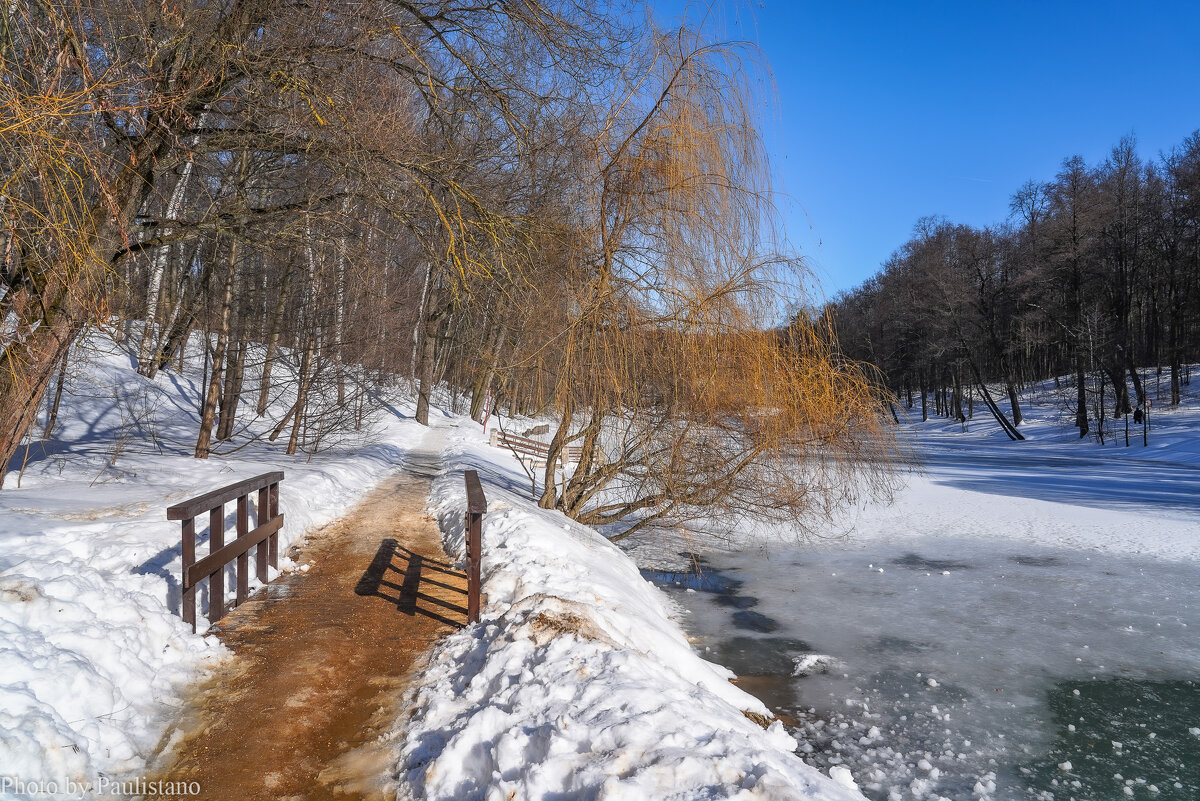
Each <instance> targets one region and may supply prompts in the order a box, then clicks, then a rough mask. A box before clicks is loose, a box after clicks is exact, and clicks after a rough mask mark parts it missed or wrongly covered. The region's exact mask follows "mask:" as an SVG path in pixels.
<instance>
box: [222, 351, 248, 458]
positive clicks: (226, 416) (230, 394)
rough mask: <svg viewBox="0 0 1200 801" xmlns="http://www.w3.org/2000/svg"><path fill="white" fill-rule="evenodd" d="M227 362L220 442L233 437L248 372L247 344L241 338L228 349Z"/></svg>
mask: <svg viewBox="0 0 1200 801" xmlns="http://www.w3.org/2000/svg"><path fill="white" fill-rule="evenodd" d="M225 362H226V363H225V386H224V388H223V390H222V393H221V404H220V407H219V410H218V422H217V440H218V441H220V442H227V441H229V440H231V439H233V426H234V423H235V422H236V419H237V407H238V399H239V398H240V397H241V394H242V382H243V379H244V378H245V374H246V345H245V343H244V342H242V341H241V339H240V338H239V339H238V341H237V342H235V343H234V346H233V348H231V349H230V350H229V351H228V354H227V356H226V360H225Z"/></svg>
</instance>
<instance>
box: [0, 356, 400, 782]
mask: <svg viewBox="0 0 1200 801" xmlns="http://www.w3.org/2000/svg"><path fill="white" fill-rule="evenodd" d="M82 347H84V348H87V349H88V350H89V351H91V352H90V353H89V354H88V359H89V364H88V366H87V367H86V369H78V370H74V371H73V372H74V375H73V377H72V378H71V380H70V381H69V382H68V384H67V388H66V392H65V393H64V399H63V405H62V410H61V411H60V415H59V424H60V426H61V429H60V430H59V432H58V433H57V435H56V436H55V437H54V438H53V439H52V440H50V441H48V442H46V443H35V444H34V446H33V448H32V449H31V451H30V454H29V456H28V459H27V460H25V466H24V471H23V474H22V475H21V476H20V487H19V488H18V486H17V476H16V475H15V474H10V475H9V476H8V480H7V481H6V483H5V489H4V490H2V491H0V769H2V770H0V773H2V775H4V776H9V777H15V778H19V779H21V780H22V781H24V782H26V783H29V784H30V785H35V784H36V783H38V782H51V781H57V782H60V783H65V781H67V780H71V781H75V782H84V781H92V782H96V781H97V780H98V779H99V778H100V777H102V776H105V777H109V778H120V777H125V776H129V777H133V776H136V775H138V774H139V773H140V772H141V771H143V770H144V768H145V765H146V763H147V762H148V761H150V760H151V759H152V758H153V757H154V756H155V755H157V754H158V753H159V752H161V751H162V750H163V748H164V747H165V746H166V745H167V741H168V738H169V736H170V735H171V731H170V730H169V729H168V726H169V724H170V722H171V721H172V718H173V716H174V712H175V710H176V709H177V707H178V705H179V703H180V701H179V697H180V694H181V693H182V692H183V690H184V689H185V688H186V686H187V685H188V684H189V683H190V682H193V681H194V680H196V679H197V678H198V677H199V676H200V675H202V673H203V671H204V670H205V668H206V667H207V666H211V665H212V664H214V661H215V660H218V659H220V658H222V657H223V656H224V655H225V652H224V649H223V648H222V647H221V646H220V645H219V644H218V643H217V641H216V640H215V638H205V637H202V636H197V635H194V634H192V632H191V628H190V627H189V626H185V625H184V624H183V622H182V621H181V620H180V619H179V616H178V607H179V584H178V576H179V571H180V564H181V556H180V542H179V538H180V527H179V523H177V522H168V521H167V520H166V515H165V510H166V507H167V506H169V505H171V504H172V503H176V502H178V501H180V500H183V499H186V498H188V497H191V496H193V495H198V494H200V493H202V492H206V491H208V490H210V489H213V488H216V487H218V486H222V485H224V484H228V483H232V482H234V481H236V480H238V479H240V478H246V477H249V476H252V475H256V474H258V473H262V472H266V471H269V470H284V471H285V472H286V478H285V480H284V483H283V486H282V491H281V493H280V508H281V510H282V511H283V513H284V515H285V518H286V525H285V528H284V530H283V532H282V535H281V545H284V546H286V545H288V544H290V543H291V542H293V541H295V540H297V539H299V538H300V537H302V536H303V535H304V533H305V532H307V531H310V530H312V529H314V528H315V527H318V526H320V525H323V524H325V523H327V522H329V521H331V520H333V519H335V518H336V517H338V516H339V515H340V514H341V513H342V512H344V511H345V510H346V509H347V508H348V507H349V506H350V505H352V504H353V503H354V502H355V501H356V500H357V499H358V498H359V497H360V496H361V495H362V494H363V493H365V492H366V491H367V490H369V489H370V488H371V487H372V486H373V485H374V484H376V483H377V482H378V481H379V480H380V479H382V478H383V477H384V476H385V475H387V474H388V473H390V472H391V471H393V470H395V469H396V467H397V465H399V464H400V463H401V462H402V461H403V458H404V454H405V452H406V450H407V449H408V448H409V447H410V446H411V445H413V444H414V443H416V442H417V441H418V440H419V439H420V437H422V436H423V432H424V429H423V428H422V427H420V426H417V425H416V424H415V423H414V422H413V421H412V420H411V419H404V418H403V415H405V414H406V411H407V410H406V409H403V408H402V409H399V410H396V409H394V408H393V410H392V412H391V413H387V414H386V415H384V416H383V417H382V418H381V419H380V420H379V421H378V422H377V425H376V427H375V429H374V430H373V431H372V432H371V434H370V439H371V440H372V441H371V443H367V442H365V441H364V442H360V443H358V444H353V443H345V444H343V445H342V446H340V447H338V448H337V449H334V450H331V451H328V452H326V453H324V454H319V455H318V456H316V457H315V458H313V459H312V460H311V461H310V462H305V458H306V457H304V456H297V457H288V456H285V455H284V454H283V448H282V442H281V443H278V444H275V445H269V444H266V443H261V444H252V445H250V446H248V447H246V448H245V449H243V450H241V451H239V452H237V453H236V454H233V455H230V456H223V457H220V458H216V457H214V458H212V459H210V460H208V461H197V460H196V459H194V458H192V456H191V453H192V448H193V447H194V443H195V437H196V426H197V419H198V418H197V412H196V408H195V404H196V400H195V399H196V398H198V397H199V386H198V384H199V381H200V380H201V377H200V376H199V375H198V371H194V372H186V373H185V374H183V375H178V374H175V373H163V374H161V375H160V376H159V377H158V378H157V379H156V380H154V381H149V380H147V379H144V378H142V377H141V376H138V375H137V374H136V373H135V372H134V371H133V369H132V365H131V361H130V358H129V357H128V356H127V355H126V354H125V353H124V352H122V350H121V349H120V348H118V347H117V346H115V345H113V343H112V342H111V341H110V340H108V339H107V338H105V337H102V336H96V337H91V338H90V339H89V340H88V341H87V342H85V343H83V345H82ZM198 361H199V360H193V361H192V363H193V364H197V363H198ZM289 403H290V399H286V398H284V399H280V400H278V401H277V403H276V408H275V410H274V411H275V413H276V414H277V415H278V414H279V413H281V412H282V411H283V409H286V407H287V404H289ZM243 412H244V413H243V417H244V418H252V417H253V410H248V411H247V410H243ZM256 426H257V429H263V428H266V429H267V430H269V424H267V423H258V424H256ZM251 433H253V432H251ZM364 439H365V437H364ZM23 457H24V454H23V453H19V454H18V460H19V461H20V460H22V459H23ZM17 466H18V467H19V463H18V465H17ZM226 511H227V514H228V515H229V516H230V518H231V517H232V504H230V505H227V507H226ZM229 522H230V521H229V520H227V523H229ZM200 525H203V521H201V523H200ZM230 527H231V526H230ZM281 551H282V549H281ZM203 552H204V551H203V546H201V553H203ZM281 566H283V567H287V564H286V560H281ZM232 585H233V582H232V581H230V580H228V579H227V581H226V586H227V587H228V586H232ZM204 600H206V599H204ZM0 797H28V796H27V795H21V794H15V795H8V794H6V793H5V792H4V791H3V789H2V788H0ZM59 797H68V796H59Z"/></svg>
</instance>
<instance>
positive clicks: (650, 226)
mask: <svg viewBox="0 0 1200 801" xmlns="http://www.w3.org/2000/svg"><path fill="white" fill-rule="evenodd" d="M2 14H3V18H2V19H0V75H2V80H0V108H2V109H3V120H4V123H3V125H4V130H3V137H2V139H0V177H2V178H3V182H2V183H0V210H2V212H3V220H4V225H3V230H2V231H0V251H2V253H3V271H2V273H0V322H2V328H0V367H2V369H0V464H3V465H8V464H10V463H11V461H12V460H13V458H14V455H15V454H16V453H17V452H18V449H19V448H20V446H21V443H22V442H29V441H31V440H32V439H33V438H35V437H39V436H40V437H50V436H52V435H53V429H54V411H55V409H56V404H57V402H58V397H59V395H60V394H61V387H62V384H63V381H62V378H63V375H64V372H65V371H66V370H67V369H68V366H69V364H70V360H71V358H72V350H71V348H72V344H73V343H75V342H76V341H78V339H79V338H80V336H81V334H82V333H83V332H84V331H86V330H88V329H89V328H95V327H100V328H102V329H104V330H105V331H107V332H108V333H109V334H111V335H112V336H113V337H114V338H116V339H118V340H119V341H121V342H122V343H123V344H124V347H125V348H126V349H127V351H128V352H129V354H130V356H131V357H132V358H133V359H134V361H135V362H136V365H137V369H138V371H139V372H140V373H141V374H142V375H143V376H146V377H148V378H153V377H154V376H156V375H157V374H159V373H164V372H165V371H171V370H179V369H181V367H182V361H183V360H184V359H185V358H186V353H187V350H186V348H185V345H186V343H187V342H188V340H189V337H197V336H201V337H203V338H204V339H203V340H202V341H207V342H208V343H209V344H208V347H207V349H205V353H204V367H205V379H204V382H203V390H202V392H201V395H200V397H198V398H196V403H197V408H198V410H199V413H198V419H199V425H198V430H197V432H196V440H195V449H194V452H195V456H196V457H197V458H201V459H203V458H208V457H210V456H214V455H220V454H221V453H225V452H229V451H230V450H231V449H233V448H236V447H238V445H239V441H240V440H239V438H240V437H244V431H245V426H244V423H245V421H246V420H248V419H255V418H262V417H263V416H264V415H269V414H270V412H269V409H270V407H271V403H272V402H273V399H277V398H279V397H288V398H289V399H294V402H290V409H289V410H288V411H287V412H286V414H284V415H283V416H282V417H279V419H271V420H270V423H271V426H270V428H271V429H272V430H271V433H270V437H269V438H270V440H271V441H275V440H276V439H279V442H280V447H281V448H283V449H284V450H285V451H286V453H288V454H298V453H299V454H303V453H309V454H311V453H313V452H315V451H316V450H318V449H320V448H321V447H323V446H327V445H328V444H329V443H331V442H334V441H336V440H337V435H338V434H339V432H353V431H355V430H357V429H359V428H360V427H361V426H362V425H363V418H364V414H366V413H367V411H369V408H370V407H372V406H373V405H375V406H377V405H378V404H377V403H373V401H374V400H375V399H377V398H378V397H379V396H380V395H381V393H386V392H388V391H389V390H390V389H391V388H392V387H394V386H395V385H396V383H397V382H399V383H400V384H401V385H409V386H411V388H412V391H414V392H416V393H417V395H418V397H419V403H418V407H417V417H418V419H419V420H421V421H423V422H424V421H427V419H428V416H429V408H430V398H431V394H432V393H433V392H434V388H435V387H438V386H444V387H447V388H448V389H449V390H450V394H449V397H450V403H451V404H452V405H453V406H455V408H454V409H453V411H460V409H459V408H458V406H459V405H460V404H461V406H462V409H463V410H467V409H469V411H470V413H471V415H472V416H474V417H475V418H476V419H477V420H482V419H483V417H484V416H485V415H486V414H487V411H488V408H489V406H495V405H497V404H499V405H500V406H501V407H502V408H503V410H504V411H506V412H507V413H511V414H514V415H540V416H542V417H545V418H549V419H551V420H553V421H555V423H556V425H554V427H553V428H554V434H553V438H552V440H551V442H550V447H551V459H550V462H551V463H553V461H554V459H553V456H554V454H556V453H558V452H559V451H560V450H561V449H562V448H564V447H565V446H567V445H568V444H570V445H573V446H579V447H581V448H582V458H581V460H580V463H579V465H578V468H577V469H575V470H574V472H573V473H572V475H571V476H570V478H569V480H566V481H565V482H563V483H561V484H559V483H558V482H556V481H555V480H554V477H553V464H551V466H550V467H549V468H547V473H546V476H545V480H544V482H543V483H544V485H545V490H544V494H543V495H542V497H541V503H542V505H543V506H546V507H549V508H559V509H562V510H563V511H565V512H567V513H568V514H570V515H572V516H573V517H576V518H577V519H579V520H582V521H584V522H588V523H596V524H608V523H617V522H618V521H621V520H625V519H630V520H632V521H633V523H634V524H636V525H644V524H646V523H653V522H658V521H661V520H666V519H679V518H681V517H686V516H688V515H690V514H693V513H694V512H695V510H697V509H709V510H713V509H717V510H724V511H729V512H733V513H735V514H741V513H756V514H765V515H769V516H775V517H780V516H786V517H796V516H798V515H800V514H802V513H804V512H807V511H811V510H813V509H815V508H822V507H823V506H824V505H825V504H827V503H829V502H831V501H834V500H836V499H838V498H839V497H842V496H843V495H845V494H847V493H849V492H851V489H850V487H851V484H852V483H853V480H854V479H865V480H866V481H868V483H871V482H877V481H878V479H880V478H881V473H880V472H879V471H880V468H879V467H878V465H880V464H881V462H880V460H879V459H878V458H875V457H876V456H878V455H879V454H881V453H885V454H886V453H887V452H889V449H890V448H891V445H890V438H889V437H890V435H889V434H888V432H887V430H886V427H885V426H884V425H883V423H882V420H881V419H880V414H879V409H880V408H881V407H880V404H879V397H878V395H877V392H876V390H875V388H874V386H873V384H872V382H870V381H869V380H867V378H866V377H865V376H864V374H863V373H862V372H861V370H860V369H859V368H858V367H857V366H855V365H853V364H850V363H847V362H846V361H844V360H841V359H838V358H834V353H835V345H834V343H833V340H832V337H831V334H830V331H829V330H827V328H825V327H822V326H821V325H818V324H813V323H809V322H804V321H797V322H796V323H795V324H793V325H792V326H791V329H790V330H789V331H788V333H787V336H782V337H781V336H780V335H779V333H778V332H777V331H775V328H776V327H777V326H778V324H779V321H780V320H781V319H783V317H784V312H783V309H784V308H785V304H786V303H787V302H790V301H794V300H796V298H797V295H798V293H800V291H801V290H800V289H799V287H801V286H802V285H803V282H804V279H803V277H802V270H801V268H800V264H799V262H798V260H797V259H796V258H795V257H794V256H793V255H792V254H790V253H789V252H788V251H787V250H786V249H785V248H784V247H783V246H782V245H781V244H780V240H779V238H778V237H777V236H776V234H775V233H774V232H775V230H776V227H775V221H774V211H773V206H772V203H771V190H770V185H769V180H768V175H769V169H768V165H767V160H766V157H765V155H764V152H763V148H762V146H761V142H760V138H759V132H758V123H757V116H758V113H759V111H760V109H761V107H762V103H763V98H762V97H760V90H759V89H758V88H757V87H760V86H763V85H769V80H766V79H764V78H765V75H766V73H765V67H764V66H763V65H761V64H759V63H758V62H757V61H756V54H755V52H754V51H753V49H752V48H749V47H747V46H744V45H740V44H731V43H725V42H722V41H719V40H714V39H712V38H709V37H707V36H705V35H702V34H701V33H700V32H697V31H694V30H690V29H687V28H681V29H676V30H667V29H663V28H660V27H657V26H656V25H654V24H653V23H652V22H650V21H649V18H648V16H647V15H646V13H645V11H644V9H641V8H634V9H632V10H628V11H626V12H623V13H616V11H615V10H614V9H610V8H608V7H606V6H603V5H599V6H587V5H578V4H575V3H571V2H561V3H560V2H556V0H548V1H547V2H517V3H502V4H483V5H480V4H475V3H465V2H459V1H458V0H441V2H435V3H408V2H399V0H369V2H365V3H355V4H344V3H339V2H318V3H315V4H313V3H299V4H298V3H294V2H290V0H235V1H234V2H231V3H222V4H212V3H203V2H183V3H173V4H166V5H162V6H161V7H160V6H157V5H154V4H145V3H142V2H138V1H137V0H97V1H96V2H93V3H89V4H83V5H81V4H76V3H69V2H61V1H60V0H49V1H48V2H37V3H32V4H8V5H5V7H4V9H3V11H2ZM781 287H783V288H784V289H783V290H782V291H781V289H780V288H781ZM56 387H57V389H56ZM768 409H769V410H770V411H769V412H768V411H767V410H768ZM43 413H45V414H46V417H47V418H48V422H47V423H46V424H45V425H44V426H42V425H37V426H35V422H36V421H38V420H39V419H40V417H39V416H40V415H42V414H43ZM260 427H261V426H260ZM867 455H870V456H871V457H872V458H869V459H863V458H858V457H861V456H867ZM810 457H811V458H810ZM788 464H791V465H801V464H802V465H803V469H801V468H800V467H785V465H788Z"/></svg>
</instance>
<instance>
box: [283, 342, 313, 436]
mask: <svg viewBox="0 0 1200 801" xmlns="http://www.w3.org/2000/svg"><path fill="white" fill-rule="evenodd" d="M315 347H316V336H314V335H310V336H309V337H308V343H307V344H306V345H305V347H304V354H303V355H302V356H301V357H300V378H299V382H298V383H297V386H296V404H295V406H293V407H292V413H291V417H292V433H291V435H290V436H289V437H288V444H287V449H286V451H285V453H287V455H288V456H292V455H294V454H295V453H296V448H297V447H299V445H300V424H301V422H302V421H303V418H304V407H305V405H306V404H307V403H308V388H309V384H310V383H312V362H313V353H314V349H315ZM285 419H286V418H285Z"/></svg>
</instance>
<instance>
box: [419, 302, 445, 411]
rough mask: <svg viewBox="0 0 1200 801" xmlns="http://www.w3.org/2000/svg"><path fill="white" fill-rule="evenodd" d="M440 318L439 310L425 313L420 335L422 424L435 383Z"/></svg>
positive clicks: (430, 304) (432, 304) (420, 407)
mask: <svg viewBox="0 0 1200 801" xmlns="http://www.w3.org/2000/svg"><path fill="white" fill-rule="evenodd" d="M434 294H436V292H435V290H434V289H431V290H430V295H431V297H430V303H429V306H430V307H432V306H434V305H436V304H435V303H433V302H432V301H433V298H432V295H434ZM441 318H442V312H441V311H437V312H434V313H432V314H427V315H426V318H425V330H424V332H423V333H422V335H421V348H420V360H419V362H418V363H417V422H418V423H420V424H421V425H423V426H427V425H429V405H430V400H429V396H430V393H432V392H433V387H434V384H435V383H436V381H435V376H436V375H437V373H436V372H435V371H436V370H437V335H438V327H439V326H438V324H439V323H440V322H441Z"/></svg>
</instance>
